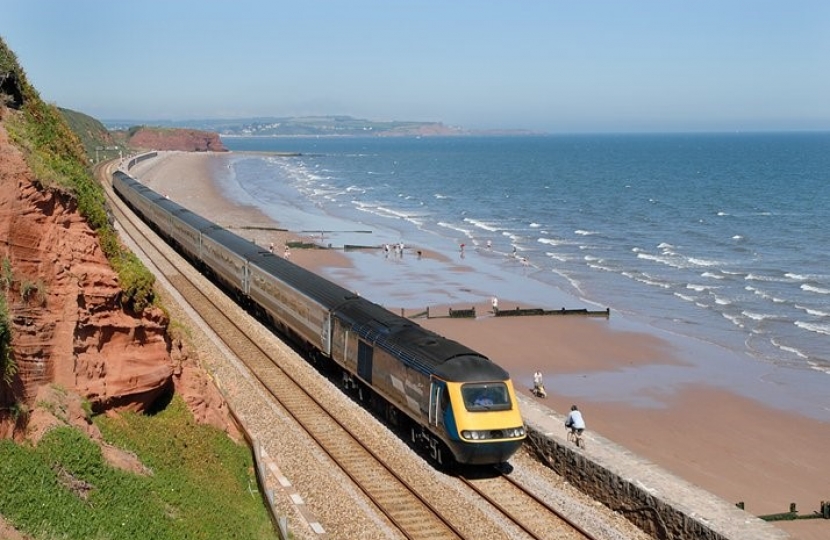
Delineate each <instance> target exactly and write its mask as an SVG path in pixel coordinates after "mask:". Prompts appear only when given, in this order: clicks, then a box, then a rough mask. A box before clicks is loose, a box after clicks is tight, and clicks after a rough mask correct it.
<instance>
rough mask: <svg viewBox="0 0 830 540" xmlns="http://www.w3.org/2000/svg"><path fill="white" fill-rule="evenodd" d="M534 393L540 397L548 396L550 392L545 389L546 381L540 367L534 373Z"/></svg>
mask: <svg viewBox="0 0 830 540" xmlns="http://www.w3.org/2000/svg"><path fill="white" fill-rule="evenodd" d="M533 395H535V396H536V397H540V398H544V397H548V393H547V392H546V391H545V383H544V381H543V380H542V372H541V371H539V370H538V369H537V370H536V373H534V374H533Z"/></svg>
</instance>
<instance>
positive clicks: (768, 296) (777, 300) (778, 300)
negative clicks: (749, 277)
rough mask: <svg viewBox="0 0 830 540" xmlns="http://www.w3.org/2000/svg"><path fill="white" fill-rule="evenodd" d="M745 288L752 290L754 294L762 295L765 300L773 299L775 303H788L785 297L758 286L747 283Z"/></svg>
mask: <svg viewBox="0 0 830 540" xmlns="http://www.w3.org/2000/svg"><path fill="white" fill-rule="evenodd" d="M744 290H745V291H749V292H751V293H752V294H754V295H756V296H760V297H761V298H763V299H764V300H769V301H771V302H773V303H775V304H786V303H787V300H785V299H783V298H779V297H777V296H774V295H772V294H770V293H768V292H766V291H762V290H761V289H758V288H756V287H753V286H751V285H747V286H746V287H744Z"/></svg>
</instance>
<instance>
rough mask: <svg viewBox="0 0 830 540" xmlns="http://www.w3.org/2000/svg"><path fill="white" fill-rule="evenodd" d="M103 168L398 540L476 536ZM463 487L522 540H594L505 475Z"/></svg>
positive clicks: (131, 227)
mask: <svg viewBox="0 0 830 540" xmlns="http://www.w3.org/2000/svg"><path fill="white" fill-rule="evenodd" d="M102 171H103V172H102V173H101V174H103V175H104V176H101V180H102V182H103V184H104V186H105V187H106V192H107V196H108V198H109V199H110V204H111V208H112V210H113V214H114V216H115V217H116V219H117V220H118V222H119V224H120V225H121V228H122V231H123V233H124V234H127V235H128V236H130V238H132V239H133V241H134V242H135V243H136V244H137V245H138V246H139V248H140V249H142V250H143V251H144V252H145V254H146V255H147V257H148V258H149V259H150V260H152V261H153V263H154V264H155V265H156V266H157V268H158V271H159V272H162V273H163V274H164V275H165V277H166V279H167V280H168V281H169V282H170V283H171V284H172V286H173V287H175V288H176V290H177V291H178V292H179V294H180V295H181V296H182V297H183V298H184V299H185V300H186V301H187V302H188V303H189V304H190V305H191V306H192V308H193V309H194V310H195V311H196V312H197V313H198V314H199V316H200V317H201V318H202V319H203V320H204V321H205V322H206V324H208V325H209V326H210V327H211V328H212V329H213V331H214V332H215V333H216V335H217V336H218V337H219V339H221V340H222V342H223V343H224V344H225V346H226V347H227V348H228V349H229V350H230V351H232V352H233V353H234V354H235V355H236V356H237V357H238V358H240V359H242V361H243V362H244V364H245V365H246V366H247V368H248V369H249V370H250V373H251V374H252V375H253V376H254V377H255V378H256V379H257V380H258V381H259V382H260V384H261V385H262V388H264V389H265V390H266V391H267V393H268V394H269V395H270V397H271V398H272V399H273V400H274V402H276V403H278V404H279V406H280V407H281V408H282V409H284V410H285V412H286V413H288V414H289V415H290V416H291V417H292V418H293V419H294V420H295V421H296V424H297V425H298V426H299V427H300V428H301V429H302V430H303V431H305V432H306V433H307V434H308V436H309V437H310V438H311V439H313V440H314V441H315V443H316V444H317V445H318V446H319V448H320V449H321V450H322V451H323V452H325V454H326V455H328V456H329V457H330V459H331V461H332V462H333V463H334V464H336V466H337V467H339V468H340V469H341V470H342V471H343V473H344V474H345V475H346V476H348V477H349V478H350V479H351V480H352V482H353V483H354V485H355V486H356V487H357V488H358V489H359V490H360V491H362V492H363V493H364V494H365V496H366V497H367V498H368V499H369V500H370V501H371V502H372V503H373V504H374V506H375V507H376V508H377V510H378V511H379V512H380V513H381V514H382V515H383V516H385V518H386V519H387V520H388V521H389V523H390V524H391V526H392V527H393V528H395V529H397V530H398V531H400V534H401V535H402V536H403V537H405V538H411V539H420V538H425V539H426V538H429V539H442V538H453V539H456V538H457V539H466V538H473V537H475V538H481V536H480V533H478V532H475V527H474V526H471V524H470V523H469V518H470V516H469V515H459V514H458V513H455V514H452V513H451V512H447V511H446V509H444V510H441V509H439V508H437V507H436V504H434V502H430V496H429V495H424V494H422V493H420V490H419V488H418V487H416V486H413V485H412V482H410V481H408V480H406V479H404V478H402V477H401V476H400V475H399V474H398V473H397V472H396V471H395V470H394V469H393V467H391V466H389V465H388V464H387V463H386V462H385V460H384V459H383V458H382V457H381V456H378V455H377V453H376V452H375V451H374V450H372V449H371V448H369V447H367V446H366V445H364V444H363V443H362V442H361V438H360V436H359V435H358V434H357V433H355V430H354V429H353V428H352V427H350V426H348V425H346V424H345V423H343V422H341V421H340V420H339V419H338V418H336V417H335V415H334V414H332V413H331V412H330V411H329V409H328V407H327V405H326V404H325V403H323V402H322V401H321V400H320V399H318V398H317V397H316V396H315V395H314V394H313V393H311V392H309V391H307V390H306V389H305V387H304V385H303V384H302V383H301V382H300V381H298V380H297V379H296V378H295V377H294V376H293V375H292V374H291V369H290V366H289V367H285V366H283V365H282V359H281V358H279V355H274V354H272V353H271V352H269V351H267V350H265V349H264V348H263V347H261V346H260V345H259V344H258V343H257V340H256V339H255V338H254V337H251V336H250V335H249V334H248V333H247V331H246V329H245V324H240V323H239V318H238V316H234V315H232V314H231V313H229V311H228V310H227V307H226V306H223V305H217V303H216V302H215V301H214V300H213V299H212V298H211V297H210V295H207V294H205V293H204V292H203V291H204V289H205V284H204V283H200V282H196V281H195V280H194V278H192V277H190V274H191V272H188V271H185V269H184V268H183V267H182V266H181V265H188V266H189V263H188V262H186V261H183V260H182V259H181V258H180V257H178V256H177V255H175V254H174V252H173V250H171V249H170V247H169V246H168V245H167V244H166V243H165V242H164V241H163V240H162V239H160V238H158V237H157V236H156V235H155V234H154V233H152V232H148V229H147V227H146V225H145V224H144V223H143V222H142V221H141V220H140V219H139V218H138V217H136V216H135V215H134V214H133V213H132V212H131V211H130V210H129V209H128V208H126V207H125V206H124V204H123V202H122V201H121V200H120V199H119V198H118V197H117V196H116V195H115V194H114V193H113V192H112V191H111V189H110V187H109V182H108V179H109V175H108V173H109V171H108V170H107V168H103V169H102ZM461 482H463V483H464V484H466V485H467V486H468V487H469V488H470V489H471V490H472V491H473V492H475V493H476V494H478V496H479V497H481V498H482V500H483V501H486V503H481V504H487V505H491V506H492V508H495V509H496V510H495V513H498V514H500V515H501V516H502V520H506V521H507V522H508V523H509V525H508V527H507V529H508V530H510V529H516V530H518V531H521V532H522V534H521V536H526V537H528V538H536V539H538V538H588V539H592V540H593V537H592V536H591V535H590V534H588V533H586V532H585V531H583V530H581V529H579V528H578V527H576V526H574V525H572V524H569V523H568V521H567V520H565V519H563V517H562V516H559V515H557V514H558V513H557V512H556V510H554V509H553V508H552V507H550V506H549V505H547V504H546V503H544V502H543V501H542V500H541V499H539V498H538V497H535V496H533V495H531V494H529V493H528V492H527V491H526V490H524V489H523V488H521V486H519V485H518V484H517V483H516V482H515V481H512V480H510V479H509V477H505V476H497V477H492V478H477V479H471V478H470V479H463V478H462V479H461ZM433 498H434V497H433ZM447 514H451V515H447ZM506 536H507V535H506ZM510 536H513V535H512V534H510Z"/></svg>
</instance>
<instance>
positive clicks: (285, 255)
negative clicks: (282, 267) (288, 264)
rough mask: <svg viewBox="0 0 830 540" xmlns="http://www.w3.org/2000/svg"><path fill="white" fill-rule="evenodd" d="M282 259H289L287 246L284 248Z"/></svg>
mask: <svg viewBox="0 0 830 540" xmlns="http://www.w3.org/2000/svg"><path fill="white" fill-rule="evenodd" d="M283 257H285V258H286V259H290V258H291V251H289V249H288V246H285V251H283Z"/></svg>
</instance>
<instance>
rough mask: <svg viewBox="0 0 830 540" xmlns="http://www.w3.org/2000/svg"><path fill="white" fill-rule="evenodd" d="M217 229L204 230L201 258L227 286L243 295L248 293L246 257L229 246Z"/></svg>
mask: <svg viewBox="0 0 830 540" xmlns="http://www.w3.org/2000/svg"><path fill="white" fill-rule="evenodd" d="M216 233H217V231H207V232H203V234H202V235H201V236H202V246H201V259H202V262H203V263H204V264H205V265H207V266H208V267H210V269H211V271H212V272H213V274H214V275H215V276H216V277H217V279H219V280H220V281H222V282H223V283H224V284H225V286H227V287H229V288H230V289H232V290H234V291H237V292H238V293H240V294H242V295H246V294H248V265H247V261H246V259H245V257H243V256H242V255H239V254H238V253H237V252H235V251H234V250H233V249H232V248H230V247H228V246H227V245H226V244H225V243H224V240H226V239H225V238H222V237H218V236H217V234H216Z"/></svg>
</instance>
